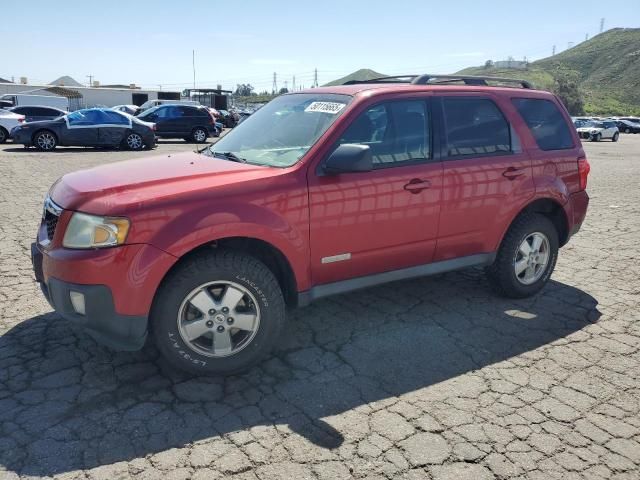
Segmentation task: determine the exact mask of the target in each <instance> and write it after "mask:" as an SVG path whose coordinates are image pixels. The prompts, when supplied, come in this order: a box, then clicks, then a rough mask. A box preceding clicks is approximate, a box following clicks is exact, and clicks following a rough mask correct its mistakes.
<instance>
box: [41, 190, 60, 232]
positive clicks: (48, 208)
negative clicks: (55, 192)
mask: <svg viewBox="0 0 640 480" xmlns="http://www.w3.org/2000/svg"><path fill="white" fill-rule="evenodd" d="M61 213H62V208H60V207H59V206H58V205H56V204H55V203H54V202H53V200H51V198H49V197H47V198H46V199H45V201H44V211H43V212H42V223H43V224H44V226H45V227H46V230H47V240H49V241H51V240H53V236H54V235H55V233H56V226H57V225H58V219H59V218H60V214H61Z"/></svg>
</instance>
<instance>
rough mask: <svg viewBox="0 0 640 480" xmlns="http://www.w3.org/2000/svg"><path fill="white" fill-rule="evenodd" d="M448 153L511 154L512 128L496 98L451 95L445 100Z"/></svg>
mask: <svg viewBox="0 0 640 480" xmlns="http://www.w3.org/2000/svg"><path fill="white" fill-rule="evenodd" d="M442 107H443V111H444V118H445V133H446V138H447V150H446V154H447V155H448V156H454V157H455V156H461V155H471V156H479V155H492V154H493V155H495V154H503V153H509V152H511V151H512V149H511V129H510V127H509V124H508V123H507V121H506V120H505V118H504V115H502V112H501V111H500V110H499V109H498V107H497V105H496V104H495V103H493V101H491V100H489V99H486V98H470V97H449V98H444V99H443V100H442Z"/></svg>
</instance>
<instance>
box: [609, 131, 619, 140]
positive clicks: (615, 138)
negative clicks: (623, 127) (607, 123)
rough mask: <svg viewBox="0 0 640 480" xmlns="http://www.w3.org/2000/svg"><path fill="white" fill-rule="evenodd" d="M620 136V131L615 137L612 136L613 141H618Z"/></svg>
mask: <svg viewBox="0 0 640 480" xmlns="http://www.w3.org/2000/svg"><path fill="white" fill-rule="evenodd" d="M618 138H620V134H619V133H618V132H616V133H614V134H613V137H612V138H611V141H612V142H617V141H618Z"/></svg>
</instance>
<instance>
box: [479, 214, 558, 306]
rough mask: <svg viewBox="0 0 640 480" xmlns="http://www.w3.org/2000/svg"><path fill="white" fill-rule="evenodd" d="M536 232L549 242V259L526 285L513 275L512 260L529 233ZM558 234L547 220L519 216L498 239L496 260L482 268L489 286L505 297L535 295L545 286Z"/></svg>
mask: <svg viewBox="0 0 640 480" xmlns="http://www.w3.org/2000/svg"><path fill="white" fill-rule="evenodd" d="M534 232H540V233H542V234H543V235H545V236H546V237H547V239H548V241H549V259H548V262H547V265H546V267H545V268H544V271H543V272H542V274H541V276H540V278H539V279H538V280H537V281H535V282H534V283H532V284H530V285H525V284H523V283H522V282H521V281H520V280H519V279H518V278H517V276H516V272H515V261H516V256H517V253H518V250H519V248H520V245H521V244H522V242H523V241H524V240H525V239H526V238H527V237H528V236H529V235H531V234H532V233H534ZM558 248H559V243H558V232H557V231H556V228H555V226H554V225H553V223H552V222H551V220H549V219H548V218H547V217H545V216H543V215H540V214H531V213H529V214H522V215H520V216H519V217H518V218H516V219H515V220H514V222H513V223H512V224H511V227H509V230H508V231H507V234H506V235H505V237H504V238H503V240H502V243H501V245H500V248H499V250H498V254H497V256H496V259H495V261H494V263H493V264H492V265H490V266H489V267H487V268H486V269H485V272H486V274H487V277H488V279H489V282H490V283H491V286H492V287H493V288H494V289H495V290H496V291H497V292H498V293H499V294H500V295H503V296H505V297H509V298H525V297H530V296H532V295H535V294H536V293H538V292H539V291H540V290H541V289H542V288H543V287H544V286H545V285H546V283H547V281H548V280H549V278H550V277H551V274H552V273H553V269H554V268H555V265H556V261H557V260H558Z"/></svg>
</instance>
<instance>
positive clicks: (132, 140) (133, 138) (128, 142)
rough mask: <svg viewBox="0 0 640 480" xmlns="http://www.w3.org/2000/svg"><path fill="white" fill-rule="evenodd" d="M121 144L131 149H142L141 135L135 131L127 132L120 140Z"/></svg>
mask: <svg viewBox="0 0 640 480" xmlns="http://www.w3.org/2000/svg"><path fill="white" fill-rule="evenodd" d="M122 146H123V147H124V148H127V149H129V150H133V151H138V150H142V149H143V148H144V140H143V139H142V135H140V134H139V133H136V132H129V133H127V136H126V137H124V140H123V141H122Z"/></svg>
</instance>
